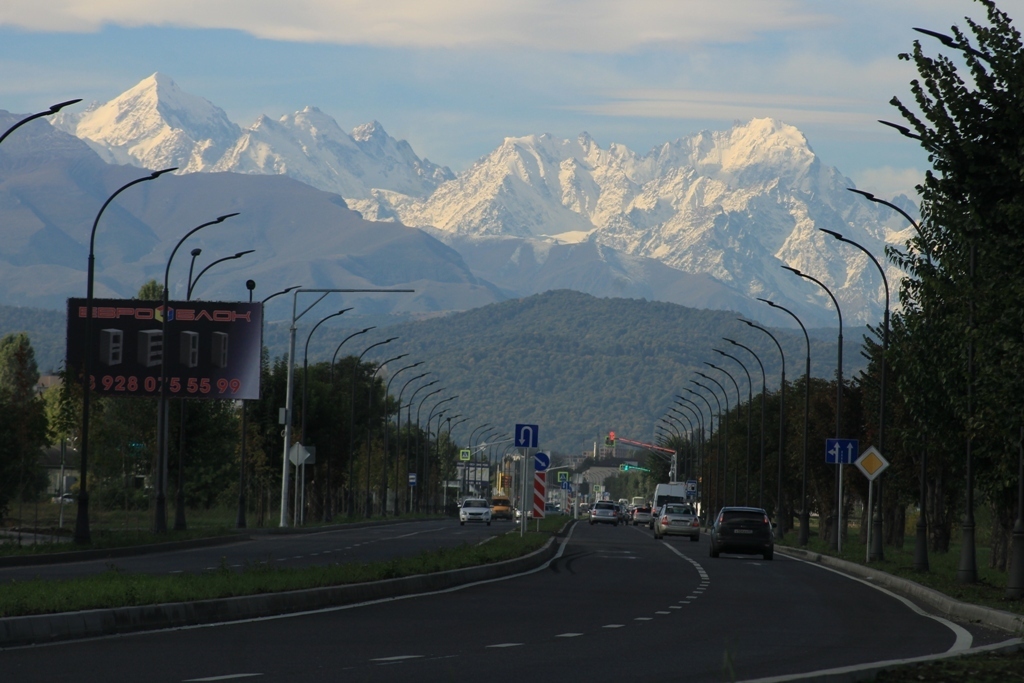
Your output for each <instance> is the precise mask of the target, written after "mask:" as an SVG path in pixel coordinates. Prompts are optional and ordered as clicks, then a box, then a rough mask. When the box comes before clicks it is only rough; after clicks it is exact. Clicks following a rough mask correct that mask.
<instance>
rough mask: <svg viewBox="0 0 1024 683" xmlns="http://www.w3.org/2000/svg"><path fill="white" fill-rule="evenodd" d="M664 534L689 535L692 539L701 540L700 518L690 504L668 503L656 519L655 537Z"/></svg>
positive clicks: (658, 537)
mask: <svg viewBox="0 0 1024 683" xmlns="http://www.w3.org/2000/svg"><path fill="white" fill-rule="evenodd" d="M662 536H689V537H690V540H691V541H699V540H700V518H698V517H697V512H696V511H695V510H694V509H693V508H692V507H690V506H689V505H680V504H679V503H666V504H665V505H663V506H662V507H661V514H659V515H658V516H657V518H656V519H655V520H654V538H655V540H657V539H660V538H661V537H662Z"/></svg>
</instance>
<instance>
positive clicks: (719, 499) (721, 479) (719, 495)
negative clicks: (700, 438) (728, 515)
mask: <svg viewBox="0 0 1024 683" xmlns="http://www.w3.org/2000/svg"><path fill="white" fill-rule="evenodd" d="M697 374H698V375H700V374H701V373H699V372H698V373H697ZM701 376H702V377H703V376H704V375H701ZM690 381H691V382H692V383H693V384H696V385H697V386H699V387H700V388H701V389H703V390H704V391H706V392H708V393H709V394H711V397H712V398H714V399H715V405H717V406H718V459H717V461H716V462H715V480H716V486H715V494H716V495H715V503H716V505H717V506H718V507H724V506H725V474H726V473H727V466H726V465H723V464H722V461H723V459H724V456H723V454H722V440H723V439H722V430H723V427H722V425H723V423H722V402H721V401H719V400H718V394H716V393H715V392H714V390H713V389H712V388H711V387H709V386H707V385H706V384H701V383H700V382H698V381H697V380H693V379H691V380H690ZM723 391H724V390H723ZM704 400H707V399H706V398H705V399H704ZM725 400H726V402H728V400H729V397H728V396H726V397H725ZM710 405H711V404H710V403H708V406H709V407H710ZM728 414H729V413H728V408H726V415H728ZM726 431H728V430H726ZM719 470H723V474H722V475H721V476H720V475H719Z"/></svg>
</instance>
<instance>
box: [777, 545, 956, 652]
mask: <svg viewBox="0 0 1024 683" xmlns="http://www.w3.org/2000/svg"><path fill="white" fill-rule="evenodd" d="M786 559H789V560H796V561H797V562H803V563H804V564H809V565H811V566H812V567H817V568H819V569H824V570H825V571H828V572H832V573H833V574H838V575H839V576H842V577H845V578H847V579H850V580H851V581H857V582H858V583H862V584H864V585H865V586H871V587H872V588H874V589H875V590H876V591H881V592H882V593H885V594H886V595H888V596H889V597H891V598H896V599H897V600H899V601H900V602H902V603H903V604H904V605H906V606H907V607H909V608H910V609H911V610H912V611H914V612H916V613H917V614H919V615H921V616H922V617H928V618H929V619H934V620H935V621H937V622H939V623H940V624H942V625H943V626H945V627H946V628H948V629H949V630H950V631H952V632H953V635H954V636H956V639H955V640H954V641H953V645H952V646H950V648H949V649H948V650H946V652H950V653H955V652H964V651H965V650H969V649H971V645H972V644H973V643H974V636H972V635H971V633H970V632H969V631H968V630H967V629H965V628H963V627H962V626H960V625H959V624H954V623H953V622H952V621H950V620H949V619H943V618H942V617H938V616H935V615H934V614H929V613H928V612H926V611H924V610H923V609H921V608H920V607H918V606H917V605H915V604H914V603H913V602H911V601H910V600H908V599H907V598H905V597H903V596H902V595H897V594H896V593H893V592H892V591H890V590H888V589H885V588H882V587H881V586H879V585H877V584H874V583H871V582H870V581H866V580H864V579H861V578H859V577H856V576H850V575H849V574H844V573H843V572H841V571H839V570H837V569H832V568H831V567H826V566H825V565H823V564H818V563H817V562H808V561H807V560H802V559H800V558H799V557H792V556H789V557H787V558H786Z"/></svg>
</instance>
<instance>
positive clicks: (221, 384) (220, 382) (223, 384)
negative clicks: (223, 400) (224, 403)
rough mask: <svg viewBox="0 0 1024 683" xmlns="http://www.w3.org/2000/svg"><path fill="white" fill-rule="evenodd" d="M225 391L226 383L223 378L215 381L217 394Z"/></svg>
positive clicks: (226, 388)
mask: <svg viewBox="0 0 1024 683" xmlns="http://www.w3.org/2000/svg"><path fill="white" fill-rule="evenodd" d="M227 390H228V381H227V380H226V379H224V378H223V377H221V378H220V379H219V380H217V393H219V394H223V393H224V392H225V391H227Z"/></svg>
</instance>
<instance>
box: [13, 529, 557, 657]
mask: <svg viewBox="0 0 1024 683" xmlns="http://www.w3.org/2000/svg"><path fill="white" fill-rule="evenodd" d="M564 531H565V528H564V527H563V528H562V531H560V532H559V534H561V533H563V532H564ZM558 548H559V543H558V542H557V538H556V536H552V537H551V538H550V539H548V541H547V543H545V544H544V546H543V547H541V548H540V549H539V550H535V551H533V552H532V553H530V554H529V555H524V556H522V557H517V558H515V559H512V560H505V561H504V562H496V563H494V564H485V565H480V566H477V567H467V568H465V569H455V570H452V571H447V572H437V573H435V574H420V575H417V576H409V577H404V578H400V579H387V580H383V581H373V582H370V583H358V584H349V585H344V586H328V587H324V588H311V589H306V590H298V591H288V592H284V593H266V594H261V595H250V596H242V597H235V598H219V599H215V600H200V601H197V602H178V603H167V604H163V605H142V606H138V607H118V608H112V609H96V610H86V611H82V612H65V613H60V614H40V615H31V616H25V617H8V618H4V619H0V648H8V647H16V646H19V645H33V644H42V643H52V642H56V641H61V640H72V639H77V638H94V637H99V636H110V635H117V634H124V633H134V632H137V631H149V630H156V629H166V628H180V627H185V626H197V625H200V624H211V623H216V622H223V621H242V620H245V619H253V618H256V617H268V616H275V615H281V614H289V613H294V612H304V611H309V610H318V609H323V608H325V607H337V606H342V605H350V604H354V603H359V602H366V601H370V600H380V599H386V598H397V597H401V596H406V595H412V594H416V593H424V592H432V591H438V590H444V589H447V588H453V587H456V586H460V585H463V584H467V583H473V582H475V581H485V580H488V579H495V578H500V577H504V576H510V575H513V574H518V573H521V572H524V571H528V570H530V569H536V568H538V567H540V566H542V565H543V564H545V563H546V562H548V561H549V560H551V559H552V558H553V557H554V556H555V555H556V554H557V552H558Z"/></svg>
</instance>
